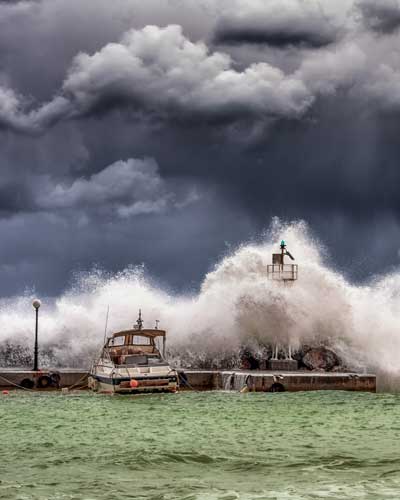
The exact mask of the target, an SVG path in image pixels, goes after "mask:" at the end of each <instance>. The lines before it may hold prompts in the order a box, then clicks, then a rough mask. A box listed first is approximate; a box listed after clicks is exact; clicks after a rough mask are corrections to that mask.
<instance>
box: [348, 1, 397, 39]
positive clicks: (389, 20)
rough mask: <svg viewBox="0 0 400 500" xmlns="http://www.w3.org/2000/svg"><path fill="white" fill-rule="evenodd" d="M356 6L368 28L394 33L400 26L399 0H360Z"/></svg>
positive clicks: (379, 31)
mask: <svg viewBox="0 0 400 500" xmlns="http://www.w3.org/2000/svg"><path fill="white" fill-rule="evenodd" d="M356 7H357V8H358V10H359V12H360V13H361V16H362V21H363V23H364V25H365V27H366V28H368V29H370V30H372V31H376V32H378V33H387V34H390V33H393V32H395V31H396V30H398V28H399V27H400V2H399V1H398V0H379V1H374V0H360V1H359V2H357V4H356Z"/></svg>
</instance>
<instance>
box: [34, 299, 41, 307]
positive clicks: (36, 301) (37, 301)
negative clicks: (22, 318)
mask: <svg viewBox="0 0 400 500" xmlns="http://www.w3.org/2000/svg"><path fill="white" fill-rule="evenodd" d="M32 305H33V307H34V308H35V309H39V307H40V306H41V305H42V303H41V302H40V300H39V299H35V300H34V301H33V302H32Z"/></svg>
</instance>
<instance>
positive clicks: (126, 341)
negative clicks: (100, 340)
mask: <svg viewBox="0 0 400 500" xmlns="http://www.w3.org/2000/svg"><path fill="white" fill-rule="evenodd" d="M108 345H109V346H110V347H120V346H124V345H138V346H149V345H152V342H151V339H150V338H149V337H145V336H144V335H118V336H117V337H112V338H111V339H110V340H109V342H108Z"/></svg>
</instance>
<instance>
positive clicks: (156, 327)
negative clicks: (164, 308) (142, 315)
mask: <svg viewBox="0 0 400 500" xmlns="http://www.w3.org/2000/svg"><path fill="white" fill-rule="evenodd" d="M159 322H160V320H159V319H156V326H155V327H154V328H155V329H156V330H158V323H159Z"/></svg>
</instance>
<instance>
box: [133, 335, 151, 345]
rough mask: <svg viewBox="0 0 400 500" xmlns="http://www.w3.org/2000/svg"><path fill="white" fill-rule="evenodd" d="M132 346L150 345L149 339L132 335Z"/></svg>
mask: <svg viewBox="0 0 400 500" xmlns="http://www.w3.org/2000/svg"><path fill="white" fill-rule="evenodd" d="M132 344H133V345H150V338H149V337H142V336H141V335H133V337H132Z"/></svg>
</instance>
